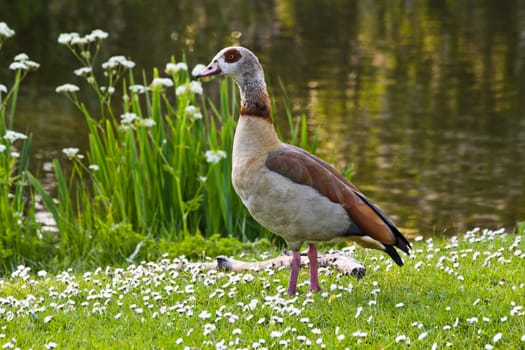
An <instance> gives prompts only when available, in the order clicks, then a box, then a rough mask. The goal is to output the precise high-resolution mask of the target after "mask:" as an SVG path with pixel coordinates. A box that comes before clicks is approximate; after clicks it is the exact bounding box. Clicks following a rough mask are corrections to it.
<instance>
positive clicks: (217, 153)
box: [205, 150, 226, 164]
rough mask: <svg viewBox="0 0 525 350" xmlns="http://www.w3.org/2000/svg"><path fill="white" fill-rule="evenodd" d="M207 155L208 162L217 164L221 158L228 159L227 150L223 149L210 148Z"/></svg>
mask: <svg viewBox="0 0 525 350" xmlns="http://www.w3.org/2000/svg"><path fill="white" fill-rule="evenodd" d="M205 156H206V161H207V162H208V163H211V164H217V163H218V162H220V161H221V159H226V152H225V151H223V150H208V151H206V153H205Z"/></svg>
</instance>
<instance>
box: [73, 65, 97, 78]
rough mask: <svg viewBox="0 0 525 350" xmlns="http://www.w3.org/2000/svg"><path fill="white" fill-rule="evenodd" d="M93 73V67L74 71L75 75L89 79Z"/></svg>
mask: <svg viewBox="0 0 525 350" xmlns="http://www.w3.org/2000/svg"><path fill="white" fill-rule="evenodd" d="M92 72H93V69H91V67H82V68H78V69H75V70H74V71H73V73H75V75H76V76H79V77H87V76H89V75H91V73H92Z"/></svg>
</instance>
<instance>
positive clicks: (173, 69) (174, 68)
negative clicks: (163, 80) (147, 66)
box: [164, 62, 188, 75]
mask: <svg viewBox="0 0 525 350" xmlns="http://www.w3.org/2000/svg"><path fill="white" fill-rule="evenodd" d="M187 70H188V65H187V64H186V63H184V62H179V63H167V64H166V68H165V69H164V72H166V74H170V75H173V74H176V73H178V72H180V71H187Z"/></svg>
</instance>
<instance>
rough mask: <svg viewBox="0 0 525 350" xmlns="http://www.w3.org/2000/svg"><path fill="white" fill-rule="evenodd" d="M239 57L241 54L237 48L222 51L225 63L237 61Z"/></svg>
mask: <svg viewBox="0 0 525 350" xmlns="http://www.w3.org/2000/svg"><path fill="white" fill-rule="evenodd" d="M241 57H242V55H241V53H240V52H239V50H237V49H229V50H228V51H226V52H225V53H224V61H226V62H227V63H233V62H237V61H238V60H240V59H241Z"/></svg>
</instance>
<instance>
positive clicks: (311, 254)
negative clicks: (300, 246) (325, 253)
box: [306, 243, 321, 292]
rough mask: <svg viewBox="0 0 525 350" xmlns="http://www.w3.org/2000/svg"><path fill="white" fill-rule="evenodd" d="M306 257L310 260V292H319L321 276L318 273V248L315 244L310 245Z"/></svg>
mask: <svg viewBox="0 0 525 350" xmlns="http://www.w3.org/2000/svg"><path fill="white" fill-rule="evenodd" d="M306 255H307V256H308V259H309V260H310V290H311V291H316V292H319V291H320V290H321V286H320V285H319V274H318V273H317V267H318V266H317V247H316V246H315V244H314V243H309V244H308V252H307V253H306Z"/></svg>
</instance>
